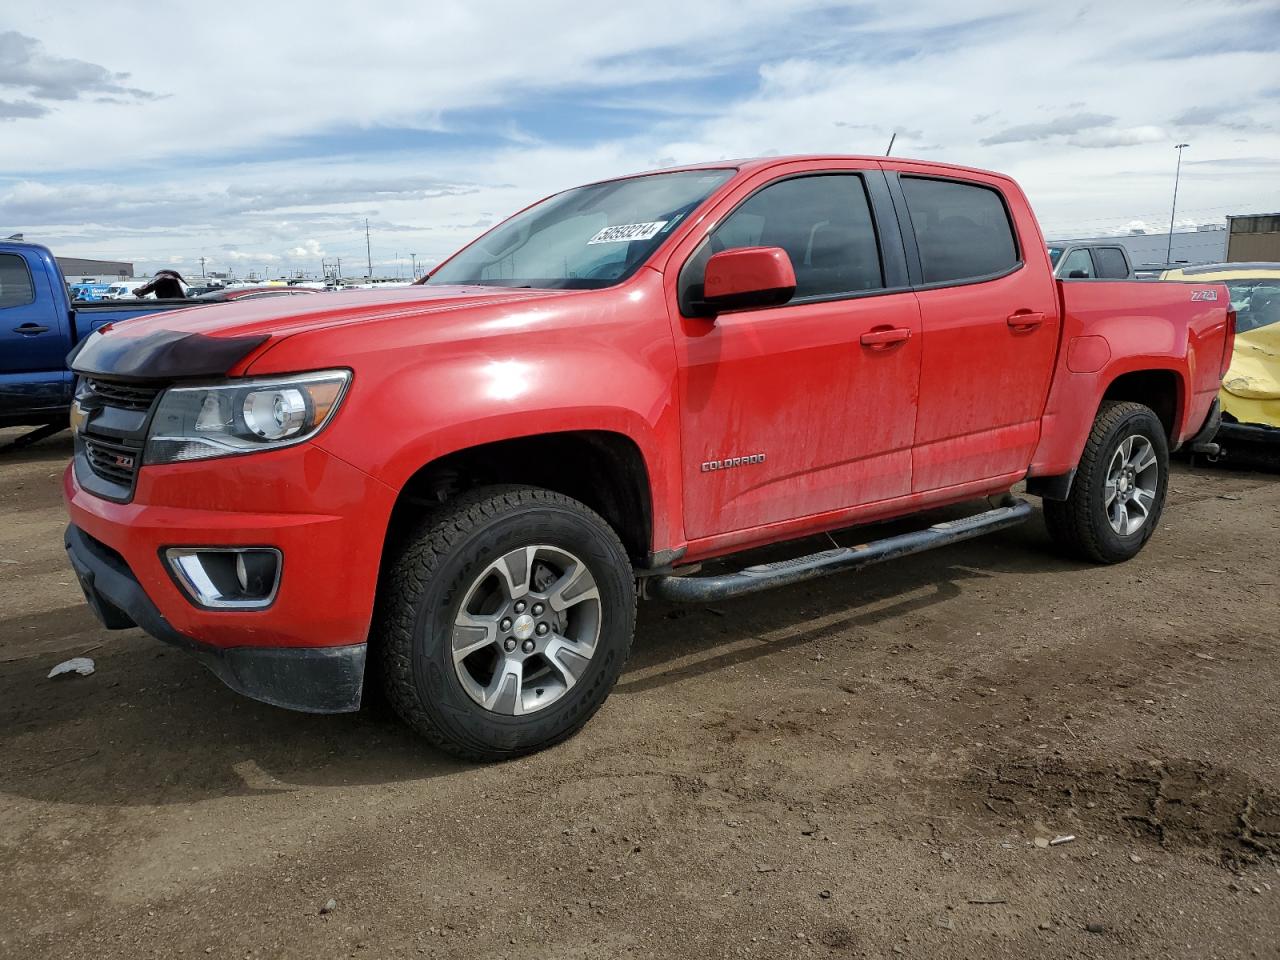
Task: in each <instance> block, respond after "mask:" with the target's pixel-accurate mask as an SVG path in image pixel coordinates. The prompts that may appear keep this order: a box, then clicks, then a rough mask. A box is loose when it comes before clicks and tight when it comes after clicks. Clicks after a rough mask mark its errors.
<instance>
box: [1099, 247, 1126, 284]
mask: <svg viewBox="0 0 1280 960" xmlns="http://www.w3.org/2000/svg"><path fill="white" fill-rule="evenodd" d="M1093 259H1094V260H1095V261H1097V264H1098V276H1099V277H1102V278H1103V279H1104V280H1123V279H1125V278H1126V277H1128V276H1129V265H1128V264H1127V263H1125V259H1124V253H1123V252H1122V251H1121V250H1120V249H1119V248H1118V247H1098V248H1097V249H1096V250H1094V251H1093Z"/></svg>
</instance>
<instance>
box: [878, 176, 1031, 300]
mask: <svg viewBox="0 0 1280 960" xmlns="http://www.w3.org/2000/svg"><path fill="white" fill-rule="evenodd" d="M900 182H901V183H902V192H903V193H904V194H906V198H907V211H908V213H910V215H911V226H912V228H913V229H914V230H915V235H916V242H917V244H918V245H919V248H920V265H921V267H922V268H923V270H924V282H925V283H948V282H956V281H962V280H977V279H980V278H982V277H990V276H993V275H996V274H1001V273H1007V272H1008V271H1010V270H1012V269H1013V268H1014V267H1016V266H1017V265H1018V262H1019V260H1018V245H1017V244H1016V243H1015V242H1014V239H1013V226H1012V225H1011V224H1010V223H1009V211H1008V210H1007V209H1006V208H1005V205H1004V200H1003V199H1002V198H1001V196H1000V194H999V193H998V192H996V191H995V190H993V189H992V188H990V187H984V186H979V185H978V184H974V183H961V182H959V181H956V180H933V179H926V178H924V177H906V176H904V177H901V178H900Z"/></svg>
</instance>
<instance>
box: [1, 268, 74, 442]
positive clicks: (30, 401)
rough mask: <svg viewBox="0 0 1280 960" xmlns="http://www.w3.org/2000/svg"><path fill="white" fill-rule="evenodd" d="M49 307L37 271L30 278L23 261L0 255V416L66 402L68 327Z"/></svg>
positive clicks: (46, 289) (42, 278)
mask: <svg viewBox="0 0 1280 960" xmlns="http://www.w3.org/2000/svg"><path fill="white" fill-rule="evenodd" d="M37 284H39V285H40V286H39V287H37V286H36V285H37ZM55 302H56V300H55V298H54V296H53V291H52V290H51V289H49V286H48V283H47V281H46V280H45V276H44V273H43V271H41V272H39V273H36V274H35V275H33V274H32V271H31V269H30V267H29V266H28V264H27V260H26V258H25V257H23V256H20V255H19V254H16V253H0V417H4V416H6V415H13V414H16V413H37V412H38V411H45V410H47V411H52V412H56V411H59V410H61V409H62V408H63V407H65V406H66V405H67V404H68V403H69V402H70V399H71V398H70V389H71V374H70V373H69V372H68V371H67V363H66V356H67V351H68V350H69V349H70V346H69V342H68V341H69V337H68V335H67V334H68V326H69V324H68V319H67V317H66V316H65V315H58V313H57V311H55V310H54V309H53V307H52V304H53V303H55Z"/></svg>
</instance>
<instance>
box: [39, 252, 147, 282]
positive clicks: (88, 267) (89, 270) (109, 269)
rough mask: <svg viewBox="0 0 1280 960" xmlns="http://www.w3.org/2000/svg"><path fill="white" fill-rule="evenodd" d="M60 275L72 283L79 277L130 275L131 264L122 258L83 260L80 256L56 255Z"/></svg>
mask: <svg viewBox="0 0 1280 960" xmlns="http://www.w3.org/2000/svg"><path fill="white" fill-rule="evenodd" d="M56 259H57V261H58V266H59V267H61V268H62V275H63V276H64V277H66V278H67V279H68V280H70V281H72V282H73V283H74V282H75V281H76V280H78V279H79V278H80V277H132V276H133V264H132V263H126V262H125V261H123V260H85V259H82V258H80V257H57V258H56Z"/></svg>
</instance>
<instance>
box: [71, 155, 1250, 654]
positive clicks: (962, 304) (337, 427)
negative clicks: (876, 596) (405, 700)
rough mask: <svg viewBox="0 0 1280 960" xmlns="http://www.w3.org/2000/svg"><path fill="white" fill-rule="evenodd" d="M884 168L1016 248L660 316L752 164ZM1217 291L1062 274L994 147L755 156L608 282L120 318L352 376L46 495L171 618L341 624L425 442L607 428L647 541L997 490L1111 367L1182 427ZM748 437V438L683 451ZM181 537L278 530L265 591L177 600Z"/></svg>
mask: <svg viewBox="0 0 1280 960" xmlns="http://www.w3.org/2000/svg"><path fill="white" fill-rule="evenodd" d="M882 167H883V168H884V169H886V170H902V171H909V172H917V173H918V172H928V173H929V174H931V175H935V176H954V177H957V178H959V179H964V180H970V181H977V182H981V183H984V184H988V185H990V186H994V187H996V188H997V189H998V190H1000V191H1001V192H1002V193H1003V195H1004V197H1005V199H1006V202H1007V204H1008V206H1009V209H1010V211H1011V213H1012V215H1013V220H1014V224H1015V227H1016V230H1017V233H1018V239H1019V246H1020V249H1021V250H1022V251H1023V254H1022V256H1023V259H1024V263H1023V264H1022V266H1021V267H1020V268H1019V269H1017V270H1016V271H1014V272H1012V273H1010V274H1008V275H1006V276H1004V277H1001V278H999V279H995V280H991V281H987V282H983V283H973V284H968V285H963V286H955V287H946V288H939V289H930V290H918V291H915V290H909V289H908V290H902V291H900V292H894V293H887V294H882V295H877V296H863V297H858V298H853V299H846V300H834V301H827V302H821V303H816V302H815V303H806V304H793V305H788V306H783V307H769V308H764V309H757V310H747V311H738V312H727V313H722V314H721V315H720V316H718V317H717V318H715V319H714V320H708V319H705V318H690V317H683V316H681V314H680V311H679V309H678V307H677V305H676V276H677V274H678V272H679V270H680V267H681V266H682V265H683V264H684V262H685V260H686V259H687V258H688V257H689V255H690V254H691V253H692V252H693V250H694V249H695V247H696V246H697V245H698V243H699V242H700V241H701V240H702V239H703V238H704V237H705V235H706V233H707V232H708V230H710V229H711V228H712V227H713V226H714V225H715V224H716V223H717V222H718V221H719V219H721V218H723V216H724V215H726V214H727V213H728V212H729V210H731V209H732V208H733V207H734V206H735V205H736V204H737V203H738V202H739V201H740V200H742V199H743V198H744V197H746V196H747V195H748V194H749V193H750V192H752V191H753V190H754V189H756V188H758V187H760V186H762V185H764V184H766V183H768V182H770V181H772V180H775V179H777V178H780V177H783V176H788V175H794V174H796V173H803V172H813V171H833V170H872V171H874V170H877V169H880V168H882ZM1064 303H1065V309H1064V308H1063V306H1062V304H1064ZM1226 303H1227V301H1226V297H1225V291H1224V292H1223V295H1222V296H1221V299H1220V300H1219V302H1218V303H1217V304H1214V303H1211V302H1210V303H1201V302H1197V303H1192V302H1191V301H1190V299H1189V295H1188V288H1187V287H1186V286H1184V285H1180V284H1173V283H1170V284H1164V283H1137V282H1134V283H1130V282H1101V281H1099V282H1077V283H1065V284H1064V283H1055V282H1054V281H1053V280H1052V278H1051V274H1050V268H1049V262H1048V258H1047V255H1046V254H1045V250H1044V244H1043V241H1042V239H1041V236H1040V232H1039V229H1038V227H1037V226H1036V223H1035V220H1034V217H1033V216H1032V214H1031V211H1030V208H1029V207H1028V205H1027V202H1026V199H1025V197H1024V196H1023V195H1022V193H1021V191H1020V190H1019V189H1018V188H1017V186H1016V185H1015V184H1014V183H1013V182H1012V181H1011V180H1009V179H1008V178H1006V177H1002V176H999V175H996V174H990V173H984V172H980V171H971V170H967V169H964V168H958V167H949V166H944V165H935V164H922V163H916V162H908V161H896V160H880V159H875V158H787V159H769V160H757V161H748V162H745V163H742V164H740V165H739V169H738V172H737V174H736V175H735V176H733V177H732V178H731V179H730V180H729V181H728V182H726V183H725V184H724V185H723V186H722V187H721V188H720V189H719V190H718V191H717V192H716V193H715V194H713V196H712V197H711V198H709V200H708V201H707V202H706V203H705V204H704V205H703V206H702V207H701V208H700V209H699V210H698V211H696V212H695V213H694V214H693V215H691V216H690V217H689V218H687V220H686V221H685V222H683V223H682V224H681V225H680V226H679V228H677V229H676V230H673V231H672V233H671V236H670V237H668V239H667V240H666V241H664V243H663V244H662V246H660V247H659V248H658V250H657V251H656V252H655V254H654V255H653V256H652V258H651V259H650V261H649V264H648V266H646V267H645V268H643V269H641V270H639V271H638V272H637V273H636V274H635V275H634V276H632V277H631V278H630V279H629V280H627V281H626V282H624V283H622V284H619V285H617V286H615V287H611V288H606V289H603V290H590V291H547V290H512V289H502V288H492V287H490V288H483V287H471V288H467V287H436V286H430V285H428V286H425V287H423V286H414V287H408V288H398V289H395V290H381V291H379V290H370V291H359V292H353V293H346V294H329V295H325V296H315V297H298V298H292V297H280V298H273V299H263V300H250V301H247V302H241V303H239V304H235V303H232V304H227V305H226V306H224V307H220V308H219V309H217V310H208V311H206V310H192V311H183V312H178V313H168V314H164V315H162V316H157V317H154V318H141V319H138V320H132V321H130V322H129V323H127V324H122V325H121V326H120V327H119V328H117V329H116V330H114V331H113V332H112V333H111V335H112V336H124V337H128V336H138V335H140V334H142V333H145V332H148V331H151V330H157V329H161V330H173V329H181V330H186V331H198V332H201V333H205V334H208V335H212V336H233V335H236V336H238V335H243V334H250V333H267V334H270V339H269V340H268V341H267V342H266V343H265V344H264V345H263V346H262V347H261V348H259V349H258V350H257V351H255V353H254V354H253V355H251V356H250V357H248V358H247V359H246V360H245V361H244V362H242V363H241V365H240V366H239V367H238V368H237V369H236V370H234V371H232V373H233V375H245V374H248V375H262V374H271V373H295V372H298V371H304V370H315V369H325V368H332V367H346V368H349V369H351V370H352V371H353V379H352V382H351V387H350V390H349V392H348V395H347V396H346V398H345V400H344V402H343V404H342V406H341V408H340V409H339V411H338V413H337V415H336V416H335V417H334V419H333V421H332V422H331V423H330V425H329V426H328V427H327V428H326V429H325V431H324V432H323V433H321V434H320V435H319V436H318V437H317V438H316V439H315V440H314V441H313V442H311V443H307V444H303V445H301V446H298V447H293V448H290V449H287V450H282V451H277V452H273V453H264V454H255V455H250V456H244V457H232V458H226V459H219V460H210V461H203V462H196V463H187V464H173V465H168V466H144V467H143V468H142V470H141V472H140V474H139V481H138V489H137V494H136V496H135V499H134V502H133V503H130V504H124V505H121V504H113V503H108V502H106V501H102V500H99V499H97V498H95V497H92V496H90V495H88V494H86V493H85V492H84V491H82V490H79V489H78V488H77V487H76V485H75V481H74V479H73V478H72V477H71V476H70V474H68V477H67V480H66V494H67V498H68V502H69V504H70V511H71V515H72V519H73V521H74V522H75V523H76V524H78V525H79V526H81V527H83V528H84V529H85V530H86V531H87V532H88V533H90V534H91V535H92V536H94V537H96V538H97V539H99V540H101V541H103V542H104V543H106V544H108V545H110V546H111V547H113V548H115V549H116V550H118V551H119V552H120V553H121V554H122V555H124V556H125V558H126V559H127V560H128V562H129V564H130V566H131V567H132V568H133V570H134V572H135V574H136V575H137V576H138V577H139V579H140V580H141V582H142V584H143V586H144V587H145V588H146V590H147V592H148V594H149V595H150V596H151V597H152V599H153V600H154V601H155V602H156V603H157V604H158V605H159V606H160V608H161V610H162V612H163V613H164V615H165V616H166V617H167V618H168V619H169V620H170V622H171V623H173V625H174V626H175V627H176V628H177V629H179V630H181V631H183V632H184V633H187V634H189V635H191V636H193V637H196V638H197V639H200V640H202V641H204V642H206V643H213V644H222V645H235V644H254V645H314V646H320V645H326V644H345V643H351V642H359V641H360V640H362V639H363V638H364V636H365V635H366V632H367V629H368V623H369V620H370V616H371V611H372V608H373V599H374V593H375V589H376V580H377V574H378V564H379V558H380V555H381V550H382V544H383V537H384V534H385V531H386V527H387V524H388V521H389V518H390V515H391V509H392V507H393V505H394V503H395V498H396V496H397V495H398V493H399V491H400V490H401V489H402V488H403V487H404V485H405V483H406V482H407V481H408V480H409V479H410V478H411V477H412V476H413V474H414V473H415V472H417V471H418V470H419V469H421V468H422V467H423V466H425V465H427V464H429V463H430V462H432V461H433V460H435V459H437V458H439V457H442V456H444V455H446V454H449V453H452V452H455V451H457V450H461V449H464V448H467V447H471V446H474V445H477V444H481V443H486V442H489V441H494V440H502V439H507V438H511V437H521V436H533V435H538V434H544V433H554V432H558V431H567V430H593V431H608V432H612V433H616V434H619V435H621V436H623V437H626V438H628V439H629V440H630V441H631V442H632V443H633V444H634V445H635V447H636V448H637V449H638V450H639V452H640V454H641V456H642V458H643V461H644V465H645V468H646V472H647V475H648V482H649V487H650V491H651V495H652V516H653V525H652V531H651V546H652V549H653V550H655V551H660V550H667V549H680V548H684V549H685V550H686V551H687V552H686V554H685V557H686V559H688V560H690V561H692V560H696V559H701V558H706V557H711V556H715V555H717V554H724V553H727V552H731V551H733V550H736V549H740V548H742V547H746V546H752V545H757V544H761V543H768V542H773V541H777V540H783V539H789V538H793V537H797V536H802V535H806V534H812V533H815V532H819V531H822V530H829V529H834V528H837V527H840V526H846V525H849V524H851V523H854V522H861V521H869V520H876V519H883V518H887V517H892V516H898V515H902V514H907V513H911V512H913V511H915V510H918V509H921V508H923V507H928V506H933V505H940V504H945V503H951V502H958V501H961V500H965V499H969V498H972V497H976V496H982V495H985V494H991V493H999V492H1002V491H1004V490H1007V489H1008V488H1009V487H1010V486H1011V485H1012V484H1013V483H1015V482H1016V481H1017V480H1018V479H1020V478H1021V477H1023V476H1024V475H1025V474H1026V473H1027V472H1028V468H1030V469H1031V470H1032V471H1033V472H1035V473H1037V474H1052V473H1060V472H1065V471H1067V470H1069V469H1071V468H1072V467H1073V466H1075V463H1076V460H1077V459H1078V457H1079V453H1080V450H1081V449H1082V447H1083V444H1084V440H1085V437H1086V436H1087V434H1088V431H1089V428H1090V426H1091V424H1092V421H1093V418H1094V415H1095V413H1096V411H1097V409H1098V405H1099V403H1100V401H1101V398H1102V396H1103V394H1104V392H1105V391H1106V389H1107V387H1108V386H1109V385H1110V383H1112V382H1113V381H1114V380H1115V378H1116V377H1117V376H1120V375H1122V374H1124V373H1127V372H1131V371H1141V370H1170V371H1173V373H1174V374H1175V375H1176V376H1177V377H1178V382H1179V383H1180V384H1181V385H1182V387H1181V391H1180V394H1179V402H1178V411H1177V418H1176V419H1177V424H1176V427H1175V432H1176V434H1177V436H1178V438H1184V437H1186V436H1188V435H1190V434H1191V433H1192V432H1194V430H1195V429H1196V428H1198V427H1199V425H1200V423H1201V422H1202V420H1203V418H1204V416H1205V414H1206V412H1207V411H1208V408H1209V404H1210V402H1211V401H1212V398H1213V396H1214V394H1215V393H1216V391H1217V389H1218V380H1219V374H1220V369H1221V362H1222V356H1223V348H1224V345H1225V344H1226V340H1227V335H1228V325H1227V323H1226V306H1225V304H1226ZM864 338H865V339H864ZM1073 338H1096V340H1097V341H1100V342H1101V344H1102V345H1105V347H1106V351H1105V353H1106V356H1105V358H1104V359H1102V361H1101V362H1100V363H1098V364H1097V366H1096V369H1090V370H1087V371H1082V369H1080V368H1082V367H1090V366H1093V363H1094V361H1095V360H1097V358H1099V357H1102V350H1101V347H1098V348H1096V349H1095V348H1092V347H1090V348H1088V350H1089V351H1090V352H1089V362H1087V363H1084V362H1082V363H1071V362H1070V361H1069V357H1070V356H1071V351H1070V350H1068V349H1065V348H1062V345H1063V344H1064V343H1070V342H1071V341H1072V339H1073ZM1080 342H1085V341H1083V340H1081V341H1080ZM1087 342H1090V343H1092V342H1095V341H1094V340H1093V339H1090V340H1089V341H1087ZM759 453H764V454H766V457H765V459H764V461H763V462H759V463H751V464H743V465H741V466H739V467H735V468H733V469H718V470H710V471H704V470H703V469H702V464H703V463H704V462H707V461H719V460H725V459H729V458H735V457H750V456H752V455H754V454H759ZM179 544H203V545H218V544H228V545H229V544H239V545H244V544H253V545H274V546H279V547H280V548H281V549H282V550H283V552H284V555H285V569H284V576H283V578H282V581H281V590H280V597H279V599H278V600H277V602H276V604H275V605H274V606H273V607H272V608H271V609H270V610H267V611H262V612H255V613H240V612H237V613H225V612H224V613H209V612H201V611H198V610H196V609H195V608H194V607H192V606H191V605H190V604H189V603H187V602H186V600H185V599H184V598H183V597H182V596H181V595H180V594H179V592H178V590H177V588H176V587H175V586H174V585H173V582H172V580H171V579H170V578H169V576H168V574H167V572H166V571H165V570H164V568H163V566H162V565H161V562H160V559H159V553H158V551H159V549H160V548H161V547H162V546H171V545H179Z"/></svg>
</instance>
